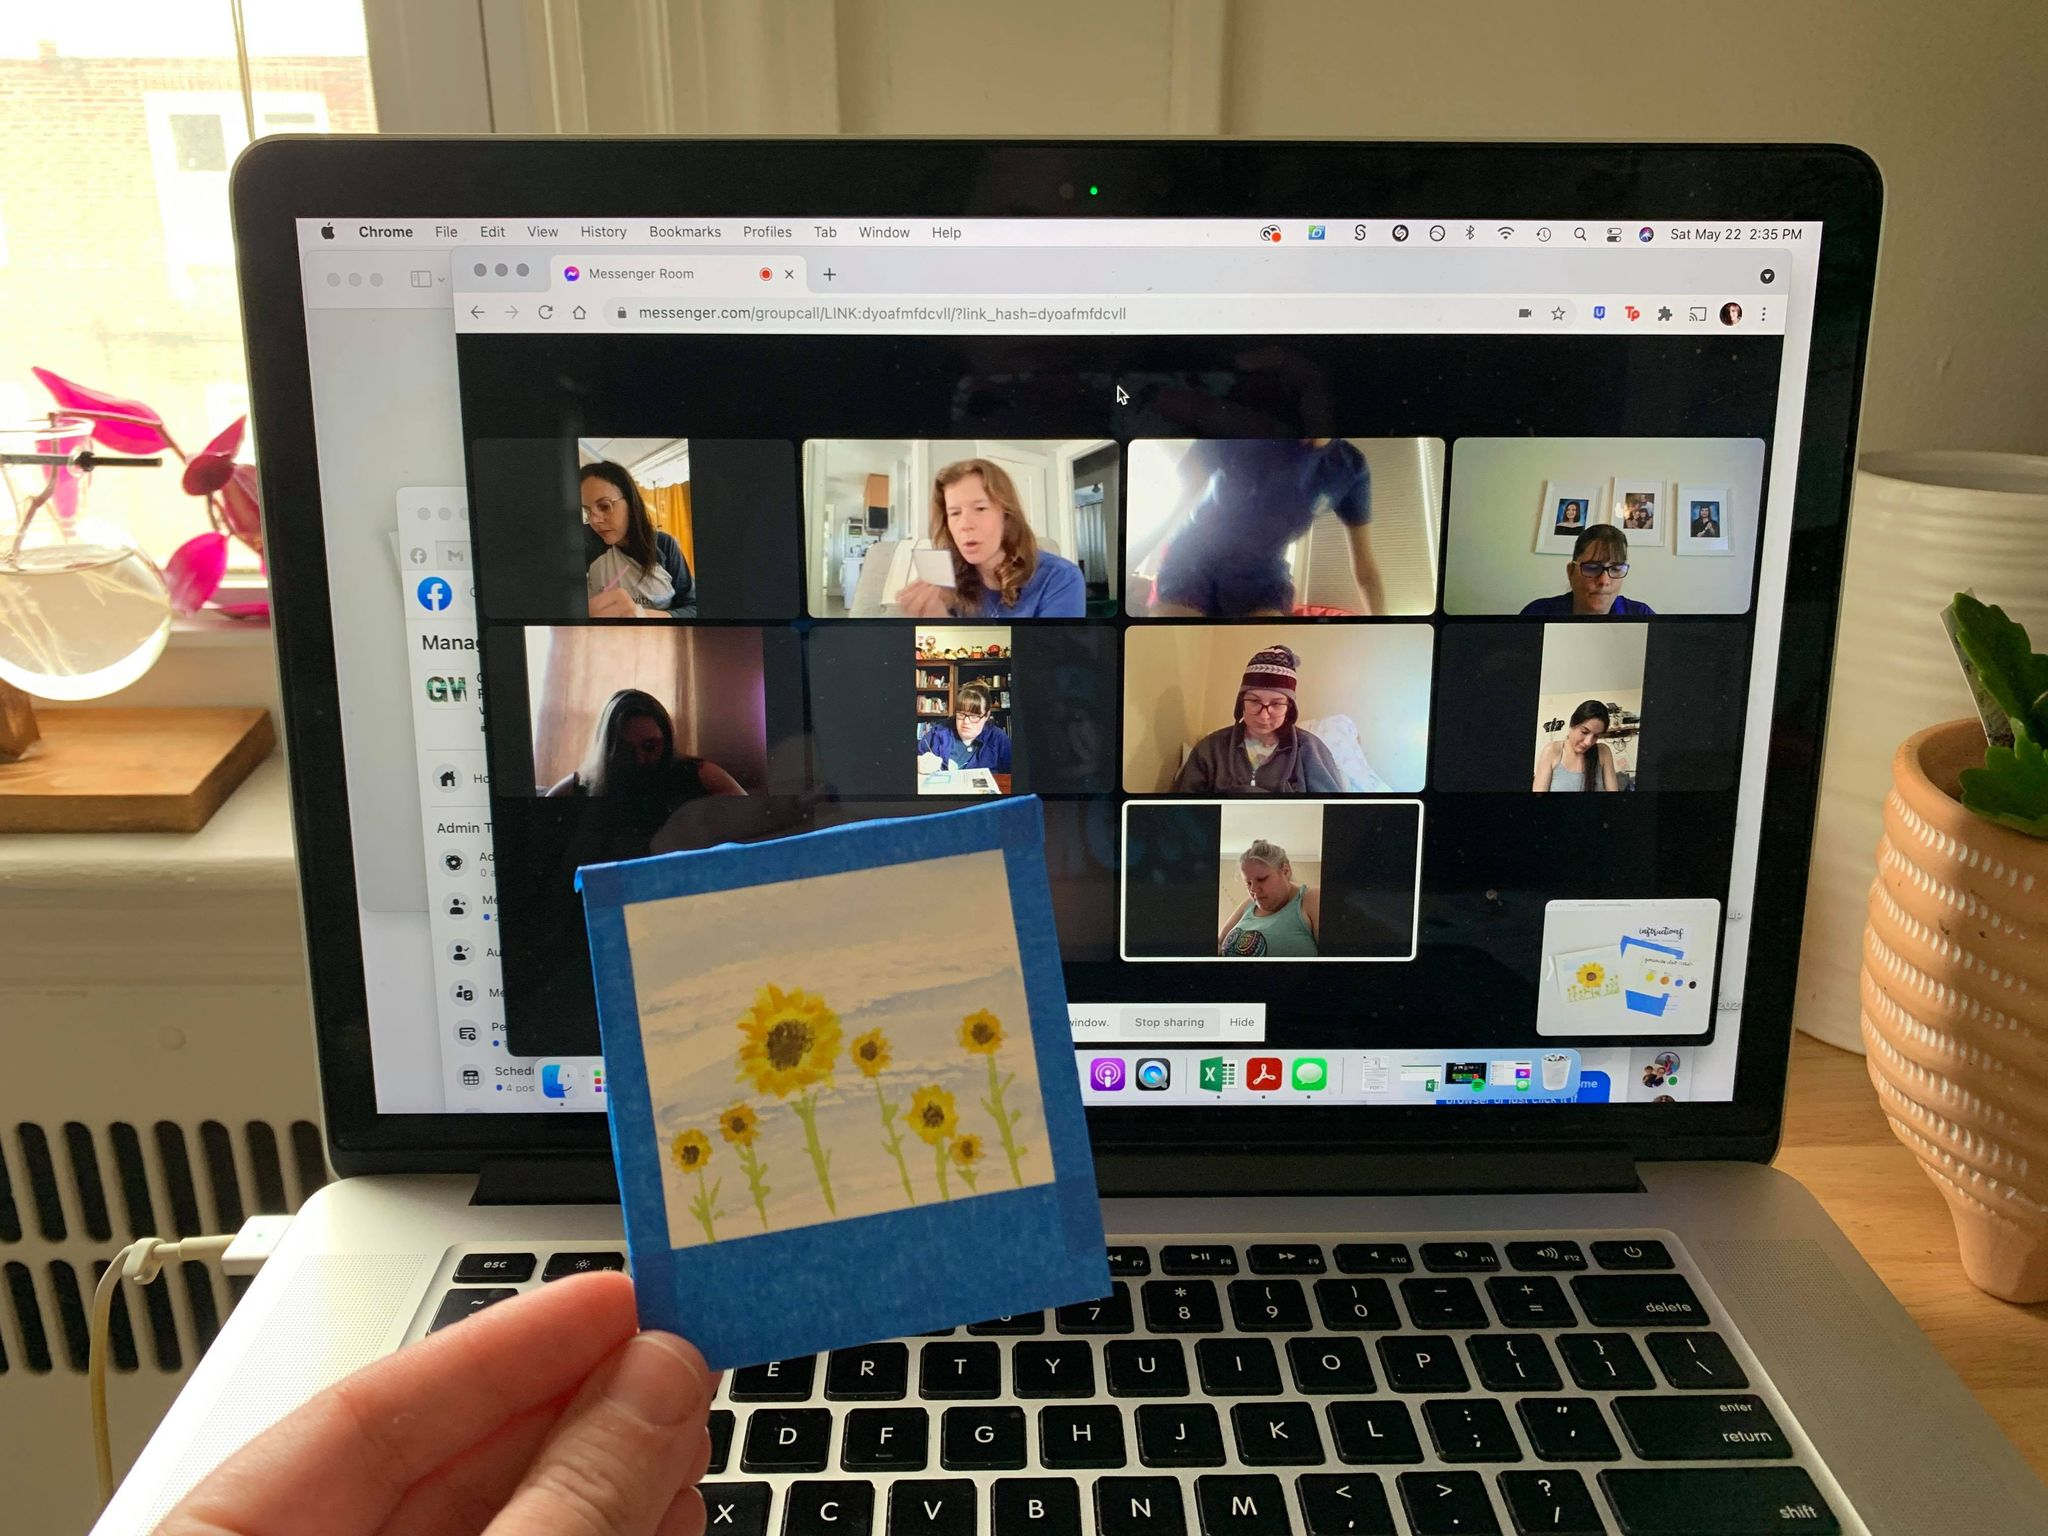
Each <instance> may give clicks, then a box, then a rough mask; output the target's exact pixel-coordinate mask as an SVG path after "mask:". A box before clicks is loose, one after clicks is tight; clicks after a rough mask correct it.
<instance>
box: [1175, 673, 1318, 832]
mask: <svg viewBox="0 0 2048 1536" xmlns="http://www.w3.org/2000/svg"><path fill="white" fill-rule="evenodd" d="M1300 671H1301V658H1300V657H1299V656H1297V655H1295V654H1294V652H1293V651H1291V650H1289V649H1288V648H1287V647H1286V646H1284V645H1269V646H1267V647H1266V648H1265V649H1264V650H1262V651H1260V652H1259V653H1258V654H1257V655H1255V656H1253V657H1252V659H1251V660H1250V661H1249V662H1247V663H1246V664H1245V669H1244V677H1243V679H1242V680H1241V681H1240V682H1239V683H1238V685H1237V708H1236V709H1235V711H1233V713H1232V717H1231V718H1232V719H1233V720H1234V721H1235V723H1234V724H1232V725H1226V726H1224V727H1223V728H1222V729H1221V730H1218V731H1211V732H1210V733H1209V734H1208V735H1207V736H1204V737H1203V738H1202V739H1201V740H1200V741H1198V742H1196V743H1195V746H1194V750H1193V751H1191V752H1190V753H1188V760H1187V761H1186V762H1185V763H1182V764H1181V768H1180V772H1179V773H1178V774H1176V775H1175V776H1174V780H1173V788H1174V791H1175V793H1177V794H1183V795H1194V794H1224V795H1333V794H1340V793H1342V792H1343V788H1344V781H1343V778H1342V776H1341V775H1340V774H1339V773H1338V771H1337V762H1336V759H1335V758H1333V757H1332V756H1331V755H1330V749H1329V748H1328V747H1327V746H1325V745H1324V744H1323V743H1322V741H1321V740H1320V739H1319V738H1317V737H1315V736H1311V735H1310V734H1309V733H1308V732H1307V731H1304V730H1300V729H1297V728H1296V726H1295V724H1294V722H1295V721H1296V720H1297V719H1299V718H1300V716H1301V709H1300V707H1299V706H1298V705H1297V704H1296V703H1295V698H1294V692H1295V686H1296V684H1297V683H1298V682H1299V681H1300Z"/></svg>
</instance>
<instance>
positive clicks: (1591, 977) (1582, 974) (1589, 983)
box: [1579, 960, 1607, 987]
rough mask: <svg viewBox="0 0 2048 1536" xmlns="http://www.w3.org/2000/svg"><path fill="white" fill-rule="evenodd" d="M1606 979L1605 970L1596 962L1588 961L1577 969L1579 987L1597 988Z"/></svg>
mask: <svg viewBox="0 0 2048 1536" xmlns="http://www.w3.org/2000/svg"><path fill="white" fill-rule="evenodd" d="M1606 979H1607V968H1606V967H1605V966H1603V965H1602V964H1601V963H1600V962H1599V961H1597V960H1588V961H1587V962H1586V963H1585V964H1584V965H1582V966H1580V967H1579V985H1580V986H1582V987H1597V986H1599V985H1600V983H1602V982H1603V981H1605V980H1606Z"/></svg>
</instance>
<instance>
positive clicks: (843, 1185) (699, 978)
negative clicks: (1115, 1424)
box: [578, 796, 1108, 1365]
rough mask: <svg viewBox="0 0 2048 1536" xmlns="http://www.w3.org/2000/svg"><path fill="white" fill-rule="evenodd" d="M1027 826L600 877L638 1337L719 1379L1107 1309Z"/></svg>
mask: <svg viewBox="0 0 2048 1536" xmlns="http://www.w3.org/2000/svg"><path fill="white" fill-rule="evenodd" d="M1044 849H1045V838H1044V822H1043V818H1042V814H1041V812H1040V810H1039V807H1038V804H1037V802H1036V801H1035V800H1033V799H1031V798H1030V797H1028V796H1017V797H1009V798H1006V799H1005V801H1004V802H1003V803H1001V804H1000V805H991V806H976V807H974V808H972V809H967V810H960V811H946V812H938V813H934V814H928V815H921V816H916V817H908V818H903V819H901V820H887V821H883V820H877V821H872V822H863V823H857V824H854V825H852V826H847V827H839V828H834V829H832V830H830V831H826V832H819V833H814V834H808V835H804V836H799V837H792V838H787V839H781V840H778V841H774V842H767V843H761V844H744V845H731V844H728V845H725V846H722V847H717V848H709V849H704V850H701V851H697V852H687V853H677V854H668V855H663V856H661V857H657V858H649V859H641V860H634V861H631V862H629V863H623V864H609V865H598V866H592V867H588V868H585V869H583V870H582V871H580V872H579V874H578V881H579V883H580V884H581V887H582V890H583V895H584V902H585V909H586V914H587V916H588V920H589V925H590V934H591V953H592V959H593V963H594V972H593V973H594V976H595V979H596V983H597V993H598V1012H599V1023H600V1025H601V1027H602V1030H603V1035H604V1052H605V1063H606V1076H607V1090H608V1096H609V1098H610V1111H609V1112H610V1116H611V1128H612V1136H613V1146H614V1150H615V1152H616V1155H617V1158H618V1161H619V1178H620V1188H621V1193H622V1195H623V1197H624V1204H625V1208H626V1233H627V1243H628V1246H629V1247H630V1249H631V1251H632V1261H633V1268H634V1275H635V1279H636V1281H642V1282H644V1283H643V1284H642V1285H641V1286H640V1287H639V1291H640V1295H641V1319H642V1322H643V1323H644V1324H646V1325H647V1326H650V1327H674V1328H678V1329H679V1330H680V1331H682V1332H683V1333H685V1334H686V1335H687V1336H689V1337H690V1338H692V1339H694V1340H696V1341H697V1342H698V1344H699V1345H700V1347H703V1348H704V1350H705V1353H706V1356H707V1358H710V1359H712V1360H713V1361H714V1362H715V1363H717V1364H720V1365H726V1364H744V1363H748V1362H753V1361H760V1360H766V1359H771V1358H781V1357H785V1356H789V1355H796V1354H804V1353H810V1352H813V1351H816V1350H819V1349H831V1348H835V1347H838V1346H840V1345H844V1344H853V1343H858V1342H860V1341H862V1340H864V1339H874V1338H888V1337H894V1336H897V1335H899V1334H904V1333H915V1332H919V1331H922V1330H925V1329H929V1328H934V1327H940V1326H946V1325H949V1324H957V1323H963V1322H974V1321H977V1320H979V1319H981V1318H985V1317H996V1316H1006V1315H1014V1314H1017V1313H1020V1312H1028V1311H1032V1310H1036V1309H1040V1308H1044V1307H1047V1306H1059V1305H1063V1304H1064V1303H1066V1302H1069V1301H1078V1300H1086V1299H1088V1298H1090V1297H1094V1296H1100V1295H1102V1294H1104V1293H1105V1291H1106V1290H1107V1287H1108V1271H1107V1268H1106V1267H1105V1265H1104V1262H1103V1249H1102V1238H1101V1216H1100V1207H1099V1205H1098V1203H1097V1199H1096V1193H1095V1185H1094V1174H1093V1168H1092V1162H1091V1159H1090V1156H1089V1150H1088V1141H1087V1125H1086V1118H1085V1114H1084V1112H1083V1110H1082V1108H1081V1101H1080V1090H1079V1074H1078V1072H1077V1070H1076V1069H1075V1066H1074V1061H1075V1057H1074V1046H1073V1037H1072V1030H1071V1025H1070V1023H1069V1020H1068V1015H1067V1004H1066V993H1065V987H1064V976H1063V973H1062V971H1061V968H1060V961H1059V949H1058V940H1057V936H1056V933H1055V930H1054V928H1053V923H1052V904H1051V895H1050V889H1049V886H1048V884H1047V882H1046V880H1045V872H1044V871H1045V864H1044Z"/></svg>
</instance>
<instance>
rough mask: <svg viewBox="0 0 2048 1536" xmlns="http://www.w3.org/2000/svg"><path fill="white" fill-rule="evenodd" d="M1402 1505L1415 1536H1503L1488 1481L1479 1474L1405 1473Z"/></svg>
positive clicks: (1403, 1474)
mask: <svg viewBox="0 0 2048 1536" xmlns="http://www.w3.org/2000/svg"><path fill="white" fill-rule="evenodd" d="M1401 1504H1402V1506H1403V1507H1404V1508H1405V1509H1406V1510H1407V1511H1408V1524H1409V1526H1410V1528H1411V1529H1413V1530H1414V1532H1415V1536H1499V1532H1500V1522H1499V1521H1498V1520H1496V1519H1494V1518H1493V1501H1492V1500H1491V1499H1489V1498H1488V1497H1487V1496H1486V1479H1485V1478H1483V1477H1481V1476H1480V1475H1479V1474H1478V1473H1477V1472H1403V1473H1402V1474H1401Z"/></svg>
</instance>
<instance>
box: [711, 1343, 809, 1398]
mask: <svg viewBox="0 0 2048 1536" xmlns="http://www.w3.org/2000/svg"><path fill="white" fill-rule="evenodd" d="M817 1377H818V1357H817V1356H816V1355H798V1356H796V1357H795V1358H794V1359H791V1360H770V1361H769V1362H768V1363H767V1364H766V1365H743V1366H741V1367H740V1368H739V1369H738V1370H736V1371H734V1372H733V1373H732V1379H731V1380H730V1381H729V1382H728V1383H727V1385H726V1393H725V1395H726V1396H727V1397H728V1398H730V1399H731V1400H732V1401H733V1402H735V1403H801V1402H805V1401H808V1400H809V1398H810V1395H811V1384H812V1383H813V1382H814V1381H816V1380H817Z"/></svg>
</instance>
